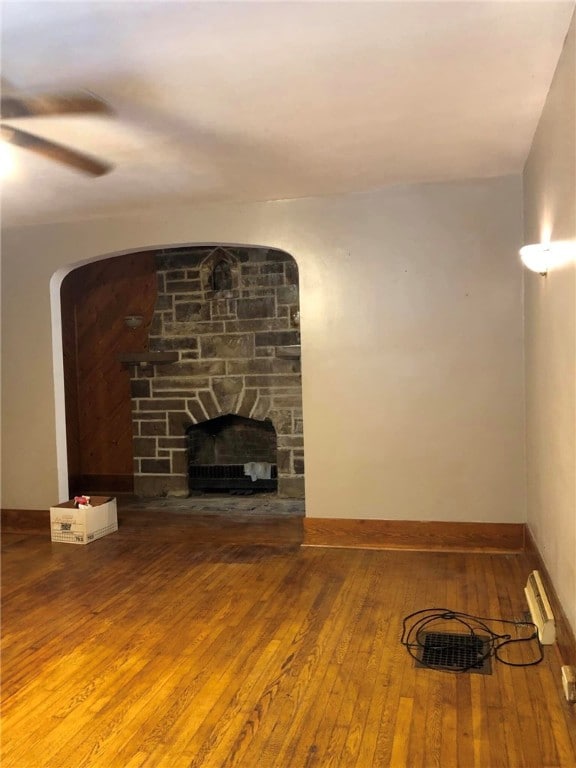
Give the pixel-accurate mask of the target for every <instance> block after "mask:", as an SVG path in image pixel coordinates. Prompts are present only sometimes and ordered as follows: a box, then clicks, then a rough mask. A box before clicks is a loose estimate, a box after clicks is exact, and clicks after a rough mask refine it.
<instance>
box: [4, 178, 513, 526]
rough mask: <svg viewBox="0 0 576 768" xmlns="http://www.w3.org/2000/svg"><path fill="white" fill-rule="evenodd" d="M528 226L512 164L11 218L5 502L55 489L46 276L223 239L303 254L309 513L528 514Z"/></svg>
mask: <svg viewBox="0 0 576 768" xmlns="http://www.w3.org/2000/svg"><path fill="white" fill-rule="evenodd" d="M520 240H521V189H520V179H519V178H517V177H507V178H499V179H492V180H483V181H469V182H461V183H446V184H430V185H414V186H404V187H392V188H388V189H387V190H384V191H381V192H375V193H370V194H361V195H353V196H342V197H336V196H335V197H331V198H311V199H303V200H292V201H283V202H274V203H260V204H247V205H230V206H222V205H213V206H204V207H191V206H190V207H184V206H183V207H180V208H174V207H166V208H161V207H160V206H159V207H158V208H156V207H154V208H151V209H150V210H148V211H143V212H139V213H136V214H134V213H132V214H129V213H123V214H122V213H119V214H118V216H116V217H114V218H109V219H99V220H91V221H84V222H76V223H67V224H66V223H62V224H53V225H49V226H37V227H30V228H22V229H11V230H7V231H6V233H5V236H4V243H3V262H4V263H3V286H2V288H3V324H2V332H3V338H4V348H3V355H4V367H3V376H4V385H3V392H2V395H3V419H4V423H3V430H2V431H3V435H2V436H3V439H4V451H3V468H4V489H3V492H4V495H3V502H2V503H3V506H4V507H12V508H24V509H26V508H43V507H47V506H48V505H50V504H51V503H53V502H54V501H57V500H58V497H60V498H61V497H62V490H60V491H59V486H58V469H57V457H56V443H57V440H56V435H57V432H58V433H60V434H62V433H63V430H64V425H63V423H62V420H61V419H58V423H56V419H55V406H54V403H55V392H54V376H53V361H52V340H51V329H50V322H51V315H50V290H49V284H50V279H51V276H52V275H53V273H55V272H56V271H57V270H59V269H62V268H64V267H67V266H69V265H72V264H74V263H77V262H80V261H84V260H86V259H92V258H95V257H98V256H102V255H109V254H114V253H120V252H126V251H129V250H138V249H142V248H143V247H146V246H150V247H154V246H160V245H178V244H186V243H207V242H224V243H236V244H253V245H263V246H271V247H277V248H282V249H284V250H286V251H288V252H289V253H291V254H292V255H293V256H294V257H295V258H296V260H297V262H298V264H299V267H300V284H301V315H302V326H301V329H302V344H303V361H302V362H303V397H304V422H305V435H304V437H305V453H306V502H307V514H308V515H309V516H313V517H356V518H383V519H387V518H389V519H417V520H466V521H523V520H524V519H525V471H524V469H525V468H524V393H523V357H522V306H521V302H522V299H521V287H522V269H521V267H520V264H519V262H518V260H517V259H516V258H515V254H516V252H517V249H518V247H519V245H520Z"/></svg>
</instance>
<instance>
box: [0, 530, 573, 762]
mask: <svg viewBox="0 0 576 768" xmlns="http://www.w3.org/2000/svg"><path fill="white" fill-rule="evenodd" d="M213 525H214V526H215V527H216V528H217V527H218V526H217V524H216V523H214V522H213ZM258 525H260V530H258V528H257V526H258ZM278 525H279V528H278V534H277V536H276V537H275V536H274V527H273V525H272V524H263V522H262V521H256V523H255V526H256V527H254V528H253V529H251V528H250V527H249V525H248V524H246V523H245V524H244V525H243V526H241V525H238V526H237V527H236V528H235V529H234V528H233V527H232V528H231V527H230V526H228V527H227V528H226V534H225V536H224V537H223V539H222V542H219V541H218V535H217V534H216V533H215V532H214V531H213V532H212V534H209V531H210V530H211V528H210V523H209V522H208V521H207V520H206V519H205V520H203V522H202V525H201V526H200V527H198V528H197V529H193V528H191V527H189V528H187V529H184V528H182V529H180V530H178V531H176V533H175V535H173V536H172V535H166V536H165V537H164V538H158V539H156V540H154V537H153V536H152V535H151V525H148V526H146V525H144V526H143V528H142V530H141V531H140V534H141V535H138V526H137V521H136V519H134V520H133V526H132V529H131V532H130V528H129V527H124V530H123V531H119V532H118V533H117V534H112V535H110V536H107V537H106V538H104V539H101V540H99V541H96V542H93V543H91V544H89V545H87V546H74V545H66V544H51V543H50V541H49V540H48V539H47V537H42V536H26V535H19V534H4V536H3V558H2V569H3V614H2V628H3V640H2V645H3V655H2V673H3V686H2V690H3V702H4V703H3V734H2V762H1V764H2V767H3V768H85V767H87V766H91V767H93V766H94V767H96V766H97V767H98V768H100V767H102V768H144V767H146V768H184V767H186V768H233V767H241V768H372V767H375V768H376V767H377V768H387V767H390V768H401V767H402V766H406V768H432V767H434V766H438V768H452V767H453V768H498V767H499V766H501V767H502V768H524V767H526V768H528V767H530V768H545V767H547V768H564V767H565V768H574V766H576V725H575V724H576V719H575V712H574V707H572V708H571V707H570V705H568V704H567V703H566V702H565V701H564V700H563V696H562V692H561V686H560V682H559V681H560V671H559V660H558V656H557V653H556V652H555V650H554V648H547V649H546V650H545V660H544V662H543V663H542V664H540V665H539V666H536V667H526V668H515V667H507V666H504V665H502V664H498V663H497V662H493V674H492V675H491V676H483V675H474V674H472V675H470V674H466V675H457V674H451V673H443V672H438V671H429V670H424V669H418V668H415V667H414V664H413V661H412V659H410V657H409V656H408V654H407V652H406V649H405V648H404V647H403V646H402V645H401V644H400V642H399V640H400V634H401V623H402V618H403V617H404V616H405V615H407V614H409V613H411V612H412V611H416V610H418V609H421V608H426V607H435V606H440V607H448V608H452V609H455V610H461V611H467V612H470V613H474V614H479V615H481V616H496V617H502V618H512V619H518V618H521V616H522V614H523V612H524V611H525V610H526V606H525V604H524V599H523V586H524V584H525V582H526V577H527V574H528V572H529V571H530V570H531V568H532V567H533V563H532V562H531V560H530V555H529V554H527V553H521V554H498V555H496V554H470V553H468V554H466V553H452V552H451V553H438V552H404V551H376V550H360V549H335V548H329V549H328V548H322V547H312V548H301V547H299V546H298V540H297V536H296V535H295V534H294V530H293V529H290V528H289V525H290V521H280V522H279V523H278ZM282 525H284V526H285V528H284V529H282ZM286 526H288V527H286ZM146 531H147V533H146ZM282 531H284V532H282ZM497 628H498V627H497V626H496V629H497ZM530 653H531V649H529V648H525V647H518V648H517V649H515V650H514V654H513V655H512V654H511V655H510V658H511V660H513V661H518V660H524V661H528V660H529V659H530Z"/></svg>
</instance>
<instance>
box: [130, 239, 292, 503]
mask: <svg viewBox="0 0 576 768" xmlns="http://www.w3.org/2000/svg"><path fill="white" fill-rule="evenodd" d="M156 268H157V279H158V296H157V301H156V307H155V310H154V315H153V319H152V324H151V327H150V336H149V345H148V347H149V348H148V350H147V351H146V352H145V353H143V354H142V355H141V356H138V355H134V356H133V359H132V360H128V361H126V362H129V363H130V364H131V370H132V373H131V390H132V415H133V434H134V440H133V443H134V487H135V492H136V494H137V495H139V496H144V497H146V496H148V497H157V496H167V495H168V496H169V495H174V496H184V495H188V493H189V492H190V489H194V488H195V487H198V484H196V486H195V485H194V480H198V475H200V474H202V473H204V474H206V475H209V474H210V470H208V469H202V470H200V469H198V468H199V467H220V468H222V467H227V468H228V469H225V470H216V469H214V470H213V471H212V474H214V475H217V474H218V471H221V472H224V473H228V474H238V473H239V472H240V471H241V472H242V478H243V480H242V482H243V483H244V484H245V485H246V484H248V487H250V484H251V483H254V485H253V486H252V487H253V488H254V489H256V488H257V485H256V484H258V483H260V486H258V487H261V488H262V487H265V488H266V490H271V489H273V488H274V487H277V491H278V495H279V496H283V497H292V498H303V497H304V443H303V429H302V426H303V424H302V389H301V376H300V334H299V330H298V325H299V295H298V268H297V266H296V263H295V261H294V259H293V258H292V257H291V256H290V255H289V254H287V253H283V252H282V251H278V250H274V249H264V248H224V247H211V248H206V247H195V248H188V249H173V250H169V251H168V250H167V251H162V252H160V253H159V254H157V256H156ZM225 433H226V434H225ZM217 438H218V441H217V440H216V439H217ZM216 442H218V444H216ZM247 465H248V466H247ZM232 467H234V469H231V468H232ZM239 468H240V469H239ZM246 471H251V473H252V474H251V475H249V474H244V473H245V472H246ZM268 475H270V476H269V477H268ZM266 481H270V482H269V483H268V485H267V486H266ZM272 481H273V482H272ZM234 482H236V481H234ZM242 482H241V484H242ZM262 483H263V484H264V485H262ZM233 484H234V483H232V485H233ZM200 485H201V484H200ZM208 485H210V483H208ZM213 485H218V483H213ZM222 486H223V489H224V490H225V489H226V488H225V483H223V484H222Z"/></svg>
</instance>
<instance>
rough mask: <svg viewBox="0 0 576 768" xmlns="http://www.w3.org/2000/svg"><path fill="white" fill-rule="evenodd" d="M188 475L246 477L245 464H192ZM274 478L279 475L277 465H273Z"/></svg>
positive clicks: (197, 476)
mask: <svg viewBox="0 0 576 768" xmlns="http://www.w3.org/2000/svg"><path fill="white" fill-rule="evenodd" d="M188 475H189V477H193V478H219V477H228V478H233V477H234V478H245V477H246V474H245V473H244V465H243V464H190V466H189V467H188ZM271 476H272V478H273V479H274V478H276V477H277V476H278V472H277V468H276V465H275V464H273V465H272V470H271Z"/></svg>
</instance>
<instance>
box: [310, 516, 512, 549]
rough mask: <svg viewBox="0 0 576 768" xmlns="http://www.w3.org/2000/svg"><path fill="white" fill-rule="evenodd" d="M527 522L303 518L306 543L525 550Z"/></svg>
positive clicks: (361, 546)
mask: <svg viewBox="0 0 576 768" xmlns="http://www.w3.org/2000/svg"><path fill="white" fill-rule="evenodd" d="M524 528H525V526H524V523H454V522H436V521H417V520H350V519H345V520H344V519H333V518H319V517H316V518H310V517H306V518H304V546H317V547H348V548H361V549H411V550H425V551H452V552H454V551H463V552H522V551H523V549H524Z"/></svg>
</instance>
